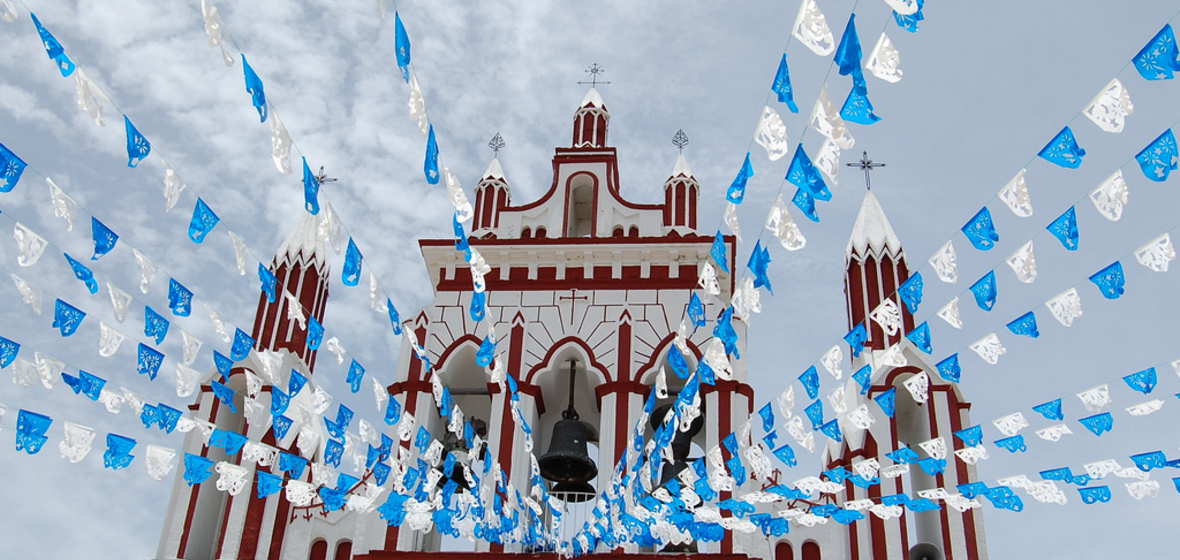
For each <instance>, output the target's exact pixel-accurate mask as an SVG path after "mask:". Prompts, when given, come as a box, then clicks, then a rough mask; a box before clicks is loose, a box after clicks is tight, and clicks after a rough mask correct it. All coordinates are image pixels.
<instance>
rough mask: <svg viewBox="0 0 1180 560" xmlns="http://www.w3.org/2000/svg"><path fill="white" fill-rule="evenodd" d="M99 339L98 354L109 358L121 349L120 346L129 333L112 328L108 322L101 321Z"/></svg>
mask: <svg viewBox="0 0 1180 560" xmlns="http://www.w3.org/2000/svg"><path fill="white" fill-rule="evenodd" d="M98 326H99V339H98V355H99V356H102V357H104V358H109V357H111V356H114V355H115V352H118V351H119V346H121V345H122V344H123V340H125V339H126V338H127V335H125V334H123V333H121V332H119V331H117V330H115V329H113V328H111V327H110V326H108V325H107V324H106V323H102V322H100V323H99V324H98Z"/></svg>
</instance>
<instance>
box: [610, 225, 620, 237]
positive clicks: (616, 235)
mask: <svg viewBox="0 0 1180 560" xmlns="http://www.w3.org/2000/svg"><path fill="white" fill-rule="evenodd" d="M611 237H623V226H615V229H614V231H613V232H611Z"/></svg>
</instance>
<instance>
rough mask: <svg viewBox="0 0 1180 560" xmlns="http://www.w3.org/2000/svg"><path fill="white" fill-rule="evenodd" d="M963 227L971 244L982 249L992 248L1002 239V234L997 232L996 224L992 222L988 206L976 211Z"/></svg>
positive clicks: (964, 233)
mask: <svg viewBox="0 0 1180 560" xmlns="http://www.w3.org/2000/svg"><path fill="white" fill-rule="evenodd" d="M961 229H962V231H963V235H965V236H967V240H968V241H970V242H971V245H972V246H974V247H975V248H976V249H979V250H980V251H987V250H990V249H991V248H992V247H995V244H996V242H997V241H999V240H1000V234H999V233H997V232H996V226H995V225H994V224H993V223H992V213H991V211H989V210H988V209H987V206H984V207H983V208H982V209H980V210H979V212H976V214H975V216H974V217H972V218H971V220H970V221H968V222H967V223H966V224H965V225H963V227H962V228H961Z"/></svg>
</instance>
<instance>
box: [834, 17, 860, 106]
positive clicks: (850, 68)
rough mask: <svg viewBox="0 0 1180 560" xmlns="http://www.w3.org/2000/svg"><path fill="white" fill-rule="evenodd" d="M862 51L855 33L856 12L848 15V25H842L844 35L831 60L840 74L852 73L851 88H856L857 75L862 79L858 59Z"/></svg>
mask: <svg viewBox="0 0 1180 560" xmlns="http://www.w3.org/2000/svg"><path fill="white" fill-rule="evenodd" d="M863 57H864V53H863V52H862V51H861V48H860V37H859V36H857V34H856V13H853V14H851V15H849V16H848V25H846V26H845V27H844V35H843V36H841V37H840V46H838V47H836V56H835V59H834V60H833V62H835V63H836V66H838V67H839V68H840V75H841V76H847V75H849V74H851V75H852V81H853V84H854V85H853V89H856V84H857V83H858V77H859V79H860V80H861V81H863V76H862V75H861V71H860V60H861V58H863Z"/></svg>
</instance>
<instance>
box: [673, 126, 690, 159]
mask: <svg viewBox="0 0 1180 560" xmlns="http://www.w3.org/2000/svg"><path fill="white" fill-rule="evenodd" d="M672 144H673V145H674V146H676V147H677V148H679V149H680V153H682V154H683V153H684V147H685V146H687V145H688V135H687V134H685V133H684V129H683V128H681V129H678V130H677V131H676V135H675V136H673V137H672Z"/></svg>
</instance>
